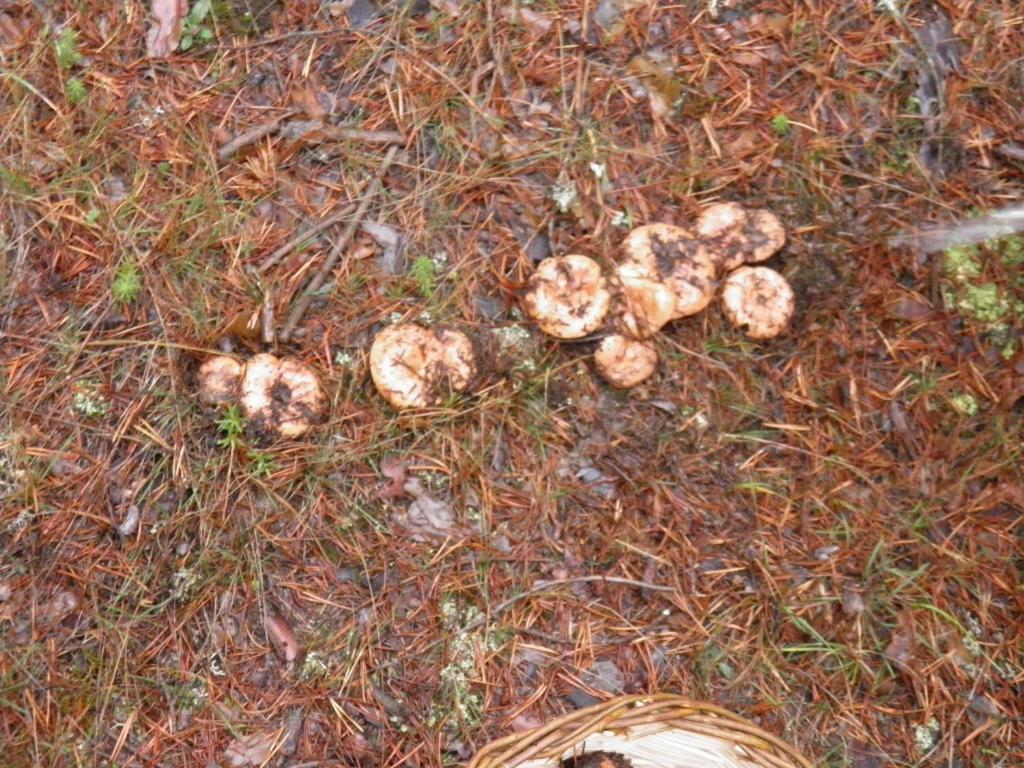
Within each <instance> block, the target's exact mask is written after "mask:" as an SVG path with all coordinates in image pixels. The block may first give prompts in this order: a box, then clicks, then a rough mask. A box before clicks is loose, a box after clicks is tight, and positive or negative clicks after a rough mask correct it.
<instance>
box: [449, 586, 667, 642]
mask: <svg viewBox="0 0 1024 768" xmlns="http://www.w3.org/2000/svg"><path fill="white" fill-rule="evenodd" d="M588 582H600V583H602V584H622V585H623V586H627V587H636V588H637V589H647V590H650V591H652V592H678V591H679V590H677V589H676V588H675V587H669V586H666V585H664V584H651V583H650V582H647V581H638V580H636V579H626V578H623V577H622V576H571V577H569V578H567V579H552V580H551V581H539V582H537V583H536V584H534V585H533V586H532V587H530V588H529V589H528V590H526V591H525V592H520V593H519V594H518V595H513V596H512V597H510V598H509V599H508V600H503V601H502V602H500V603H498V604H497V605H496V606H494V607H493V608H491V609H490V610H489V611H488V612H487V616H484V617H483V618H480V619H477V620H476V621H472V622H470V623H469V624H467V625H466V626H465V627H463V631H464V632H472V631H473V630H474V629H476V628H477V627H482V626H483V625H484V624H486V623H487V622H489V621H492V620H493V619H494V617H495V616H497V615H498V614H499V613H501V612H502V611H503V610H505V609H506V608H508V607H509V606H510V605H513V604H514V603H518V602H519V601H520V600H522V599H523V598H526V597H530V596H531V595H536V594H540V593H541V592H547V591H548V590H549V589H551V588H552V587H560V586H564V585H566V584H581V583H588Z"/></svg>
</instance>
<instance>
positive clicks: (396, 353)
mask: <svg viewBox="0 0 1024 768" xmlns="http://www.w3.org/2000/svg"><path fill="white" fill-rule="evenodd" d="M370 376H371V377H372V378H373V383H374V385H375V386H376V387H377V391H378V392H380V393H381V395H382V396H383V397H384V398H385V399H386V400H387V401H388V402H389V403H391V405H393V406H394V407H395V408H397V409H399V410H403V409H406V408H426V407H428V406H431V405H436V404H437V403H439V402H441V400H442V399H443V398H444V397H445V396H446V395H447V394H448V392H449V391H453V390H454V391H459V390H463V389H466V388H467V387H468V386H469V384H470V382H471V381H472V380H473V377H474V376H476V359H475V355H474V353H473V344H472V342H470V340H469V337H467V336H466V334H464V333H461V332H460V331H453V330H442V331H438V332H434V331H432V330H430V329H428V328H424V327H423V326H421V325H416V324H415V323H399V324H397V325H392V326H388V327H387V328H385V329H384V330H382V331H381V332H380V333H378V334H377V337H376V338H375V339H374V340H373V344H372V345H371V346H370Z"/></svg>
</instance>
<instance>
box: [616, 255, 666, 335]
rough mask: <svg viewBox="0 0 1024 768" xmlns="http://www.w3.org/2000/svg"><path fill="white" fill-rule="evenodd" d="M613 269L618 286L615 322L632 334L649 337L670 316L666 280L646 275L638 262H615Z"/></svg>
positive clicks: (645, 271)
mask: <svg viewBox="0 0 1024 768" xmlns="http://www.w3.org/2000/svg"><path fill="white" fill-rule="evenodd" d="M616 271H617V275H618V284H619V287H620V288H621V293H620V295H619V296H618V297H617V298H618V299H619V301H620V307H619V308H618V309H617V311H616V315H617V316H618V320H619V325H621V327H622V330H624V331H625V332H626V333H627V334H628V335H630V336H632V337H634V338H637V339H647V338H650V337H651V336H653V335H654V334H655V333H657V332H658V331H659V330H661V328H662V326H664V325H665V323H667V322H668V321H669V320H671V319H672V315H673V314H674V312H675V308H676V295H675V293H673V292H672V289H671V288H669V286H668V285H667V284H665V283H662V282H660V281H658V280H652V279H650V278H649V277H647V270H646V269H645V268H644V267H642V266H641V265H639V264H635V263H631V262H630V263H625V264H619V265H618V267H617V270H616Z"/></svg>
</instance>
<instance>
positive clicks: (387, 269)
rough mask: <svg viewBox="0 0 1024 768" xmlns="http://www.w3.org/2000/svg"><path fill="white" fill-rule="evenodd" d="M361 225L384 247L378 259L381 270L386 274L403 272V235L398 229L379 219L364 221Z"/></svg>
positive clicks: (364, 230)
mask: <svg viewBox="0 0 1024 768" xmlns="http://www.w3.org/2000/svg"><path fill="white" fill-rule="evenodd" d="M360 226H361V227H362V230H363V232H365V233H366V234H368V235H369V236H370V237H372V238H373V239H374V240H375V241H376V242H377V245H379V246H380V247H381V248H383V249H384V250H383V252H382V253H381V255H380V258H378V259H377V263H378V265H379V266H380V268H381V271H382V272H383V273H384V274H386V275H400V274H402V272H403V271H404V270H403V269H402V235H401V234H400V233H399V232H398V230H396V229H395V228H394V227H389V226H388V225H387V224H381V223H380V222H377V221H364V222H363V223H362V224H360Z"/></svg>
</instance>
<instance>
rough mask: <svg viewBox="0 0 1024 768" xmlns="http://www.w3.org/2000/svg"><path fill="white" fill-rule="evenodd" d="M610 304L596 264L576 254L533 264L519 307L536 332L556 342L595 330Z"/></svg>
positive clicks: (575, 337) (609, 298) (603, 279)
mask: <svg viewBox="0 0 1024 768" xmlns="http://www.w3.org/2000/svg"><path fill="white" fill-rule="evenodd" d="M610 303H611V295H610V294H609V292H608V288H607V283H606V281H605V278H604V276H603V275H602V274H601V267H600V265H599V264H598V263H597V262H596V261H594V260H593V259H591V258H589V257H587V256H581V255H579V254H570V255H568V256H555V257H551V258H548V259H545V260H544V261H542V262H541V263H540V264H538V265H537V269H536V271H535V272H534V273H533V275H531V276H530V283H529V290H528V291H527V293H526V295H525V296H524V297H523V306H524V308H525V309H526V312H527V314H529V315H530V317H532V318H533V319H534V320H535V321H536V323H537V325H538V326H539V327H540V329H541V330H542V331H543V332H544V333H546V334H547V335H549V336H554V337H555V338H558V339H578V338H581V337H583V336H586V335H587V334H588V333H592V332H593V331H596V330H597V329H598V328H599V327H600V326H601V323H602V322H603V321H604V317H605V315H606V314H607V313H608V307H609V305H610Z"/></svg>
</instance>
